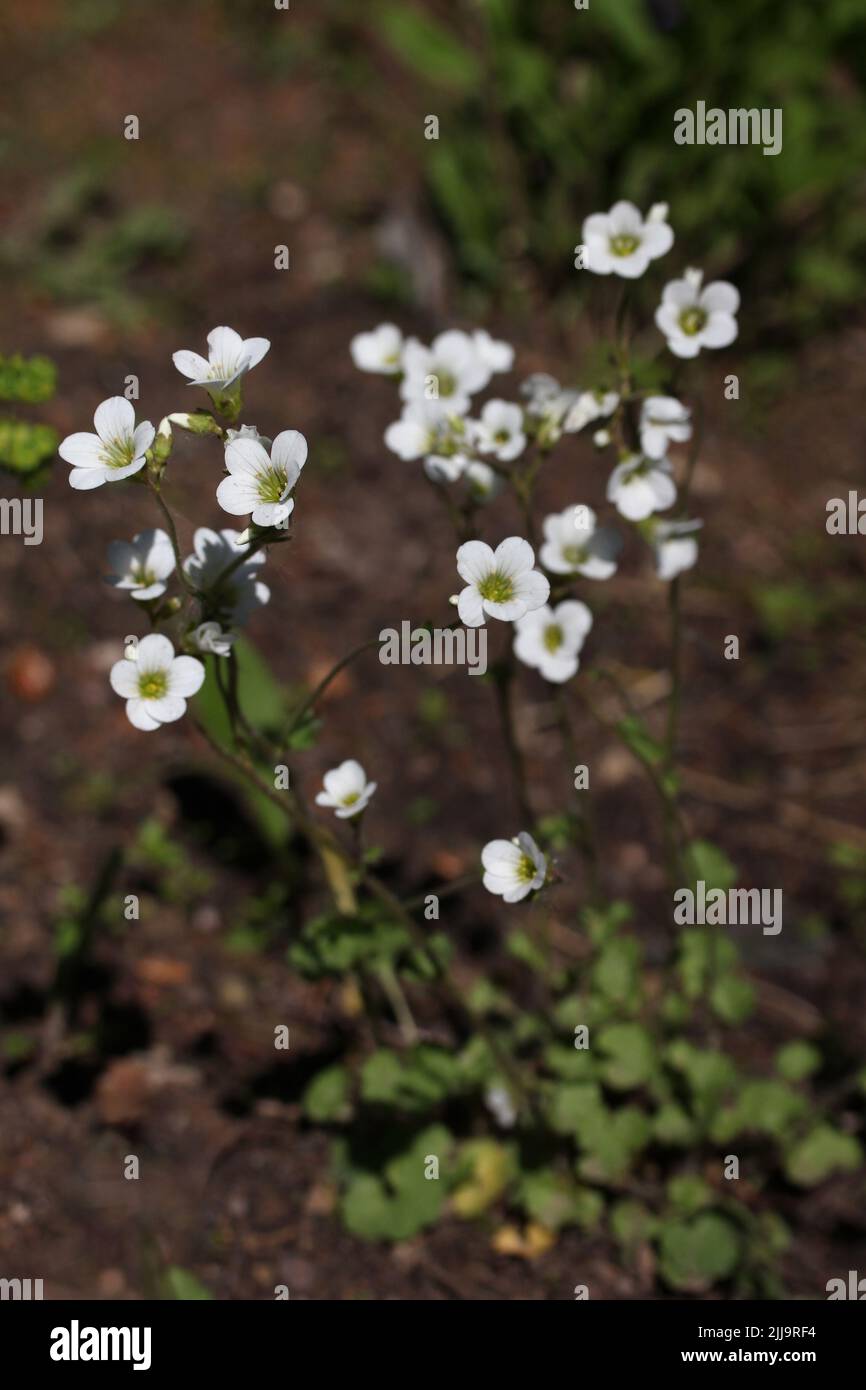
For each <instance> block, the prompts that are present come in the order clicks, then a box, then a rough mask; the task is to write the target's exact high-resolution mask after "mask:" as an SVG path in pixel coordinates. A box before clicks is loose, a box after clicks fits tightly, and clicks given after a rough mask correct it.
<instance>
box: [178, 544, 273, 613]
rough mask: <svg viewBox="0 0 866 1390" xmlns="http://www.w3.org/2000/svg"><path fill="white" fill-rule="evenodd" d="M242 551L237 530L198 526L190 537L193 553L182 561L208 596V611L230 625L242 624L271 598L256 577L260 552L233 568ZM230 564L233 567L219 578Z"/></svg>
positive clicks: (243, 549) (185, 570) (193, 579)
mask: <svg viewBox="0 0 866 1390" xmlns="http://www.w3.org/2000/svg"><path fill="white" fill-rule="evenodd" d="M245 551H246V546H245V545H241V544H240V532H239V531H233V530H231V528H229V527H227V528H226V529H225V530H224V531H212V530H211V529H210V527H209V526H199V528H198V530H197V531H196V533H195V535H194V536H193V554H192V555H188V556H187V558H186V559H185V560H184V562H183V568H184V572H185V574H186V575H187V577H188V578H189V580H190V582H191V583H192V584H194V585H195V587H196V588H197V589H200V590H202V591H203V592H206V593H207V595H208V608H209V609H210V611H211V612H214V613H216V614H217V615H218V617H219V618H220V619H221V620H223V622H224V623H225V624H228V625H229V626H234V624H236V623H243V622H244V621H245V619H246V618H248V617H249V615H250V613H251V612H252V611H253V609H255V608H258V607H260V606H261V605H262V604H265V603H267V602H268V599H269V598H270V596H271V591H270V589H269V588H268V586H267V584H263V583H262V582H261V580H260V579H259V578H258V571H259V569H260V568H261V566H262V565H263V564H264V563H265V557H264V555H263V553H262V552H261V551H260V550H258V551H256V553H255V554H254V555H250V556H249V558H244V559H243V560H241V563H240V564H239V565H235V562H236V561H237V560H238V559H239V557H240V556H243V555H244V553H245ZM232 565H235V568H234V569H232V570H231V573H230V574H228V576H227V577H226V578H224V579H221V578H220V576H221V575H223V574H224V573H225V571H226V570H227V569H229V567H230V566H232Z"/></svg>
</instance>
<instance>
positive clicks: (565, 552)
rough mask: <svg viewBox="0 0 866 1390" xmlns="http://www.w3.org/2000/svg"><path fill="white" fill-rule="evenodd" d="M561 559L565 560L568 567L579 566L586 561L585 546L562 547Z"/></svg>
mask: <svg viewBox="0 0 866 1390" xmlns="http://www.w3.org/2000/svg"><path fill="white" fill-rule="evenodd" d="M562 558H563V559H564V560H567V561H568V563H569V564H570V565H575V566H577V565H581V564H583V561H584V560H585V559H586V546H585V545H564V546H563V547H562Z"/></svg>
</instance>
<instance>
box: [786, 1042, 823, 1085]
mask: <svg viewBox="0 0 866 1390" xmlns="http://www.w3.org/2000/svg"><path fill="white" fill-rule="evenodd" d="M820 1065H821V1054H820V1052H819V1051H818V1049H817V1047H813V1045H812V1044H811V1043H807V1042H803V1041H802V1040H800V1041H796V1042H789V1043H786V1044H785V1046H784V1047H780V1048H779V1051H778V1052H777V1053H776V1069H777V1071H778V1072H779V1073H780V1074H781V1075H782V1076H783V1077H784V1078H785V1080H786V1081H805V1079H806V1077H807V1076H812V1075H813V1073H814V1072H816V1071H817V1070H818V1068H819V1067H820Z"/></svg>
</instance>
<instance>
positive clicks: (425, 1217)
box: [340, 1125, 453, 1241]
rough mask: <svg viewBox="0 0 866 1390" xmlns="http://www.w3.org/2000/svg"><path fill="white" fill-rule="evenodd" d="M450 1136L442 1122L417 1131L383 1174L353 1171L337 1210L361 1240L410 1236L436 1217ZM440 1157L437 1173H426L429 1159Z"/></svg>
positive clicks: (444, 1187) (444, 1188)
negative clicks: (380, 1175) (407, 1146)
mask: <svg viewBox="0 0 866 1390" xmlns="http://www.w3.org/2000/svg"><path fill="white" fill-rule="evenodd" d="M452 1147H453V1140H452V1138H451V1135H450V1134H449V1132H448V1130H447V1129H445V1128H443V1126H441V1125H432V1126H431V1127H430V1128H429V1129H425V1130H424V1131H423V1132H422V1133H421V1134H419V1135H417V1136H416V1138H415V1139H414V1140H413V1142H412V1144H411V1145H410V1147H409V1148H408V1149H407V1150H406V1151H405V1152H404V1153H402V1154H399V1155H398V1156H397V1157H396V1158H393V1159H391V1161H390V1162H389V1163H388V1164H386V1166H385V1171H384V1174H383V1176H382V1177H381V1178H380V1177H376V1176H375V1175H374V1174H372V1173H355V1174H354V1175H353V1176H352V1177H351V1178H350V1180H349V1184H348V1187H347V1189H346V1192H345V1194H344V1196H343V1198H342V1201H341V1204H340V1210H341V1214H342V1217H343V1220H344V1222H345V1224H346V1226H347V1228H348V1229H349V1230H350V1231H351V1232H352V1233H353V1235H357V1236H360V1237H361V1238H362V1239H364V1240H392V1241H399V1240H408V1239H409V1238H410V1237H411V1236H414V1235H417V1233H418V1232H419V1231H422V1230H424V1228H425V1227H426V1226H431V1225H433V1223H434V1222H435V1221H436V1220H437V1218H438V1216H439V1214H440V1212H441V1210H442V1205H443V1203H444V1201H445V1196H446V1192H447V1188H448V1181H447V1173H446V1174H445V1175H443V1174H442V1172H441V1165H442V1164H443V1163H445V1164H447V1161H448V1158H449V1155H450V1152H451V1149H452ZM429 1156H433V1157H435V1158H437V1159H438V1160H439V1163H440V1176H439V1177H438V1178H433V1177H430V1178H428V1177H425V1170H426V1168H427V1159H428V1157H429Z"/></svg>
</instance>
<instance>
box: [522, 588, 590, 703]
mask: <svg viewBox="0 0 866 1390" xmlns="http://www.w3.org/2000/svg"><path fill="white" fill-rule="evenodd" d="M591 627H592V614H591V613H590V611H589V609H588V608H587V606H586V604H585V603H581V602H580V601H579V600H578V599H566V600H565V602H564V603H560V604H558V605H557V606H556V608H549V607H548V606H547V605H546V604H545V606H544V607H543V608H536V610H535V612H534V613H527V614H526V616H525V617H523V618H518V620H517V622H516V623H515V624H514V631H515V634H516V635H515V638H514V652H515V655H516V656H517V657H518V659H519V660H520V661H522V662H523V664H524V665H525V666H534V667H536V669H537V670H539V671H540V672H541V674H542V675H543V676H544V679H545V680H546V681H556V682H557V683H561V682H562V681H567V680H570V679H571V677H572V676H573V675H574V673H575V672H576V670H577V668H578V666H579V665H580V662H579V660H578V653H579V652H580V649H581V647H582V646H583V643H584V640H585V638H586V635H587V633H588V632H589V630H590V628H591Z"/></svg>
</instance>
